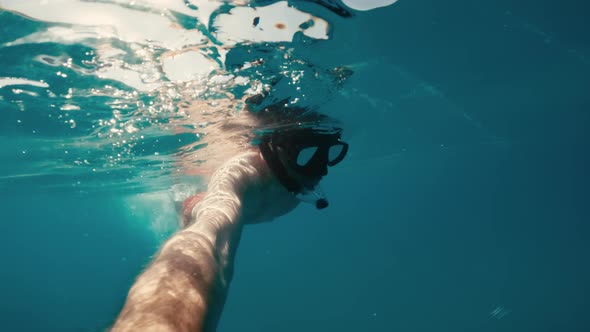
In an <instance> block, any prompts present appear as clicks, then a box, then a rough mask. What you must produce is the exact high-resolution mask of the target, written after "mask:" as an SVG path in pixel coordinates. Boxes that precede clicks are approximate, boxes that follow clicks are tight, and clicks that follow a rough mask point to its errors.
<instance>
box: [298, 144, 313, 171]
mask: <svg viewBox="0 0 590 332" xmlns="http://www.w3.org/2000/svg"><path fill="white" fill-rule="evenodd" d="M317 151H318V147H317V146H310V147H307V148H305V149H302V150H301V151H299V154H298V155H297V165H298V166H305V165H307V163H309V161H310V160H311V158H313V156H314V155H315V153H316V152H317Z"/></svg>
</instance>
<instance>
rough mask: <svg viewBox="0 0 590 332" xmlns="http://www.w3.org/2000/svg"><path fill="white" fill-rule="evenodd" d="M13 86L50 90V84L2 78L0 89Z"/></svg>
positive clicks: (0, 79)
mask: <svg viewBox="0 0 590 332" xmlns="http://www.w3.org/2000/svg"><path fill="white" fill-rule="evenodd" d="M11 85H31V86H36V87H39V88H48V87H49V84H47V83H45V82H41V81H33V80H29V79H26V78H17V77H0V88H3V87H5V86H11Z"/></svg>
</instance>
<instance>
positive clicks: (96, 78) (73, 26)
mask: <svg viewBox="0 0 590 332" xmlns="http://www.w3.org/2000/svg"><path fill="white" fill-rule="evenodd" d="M313 5H314V6H316V7H318V8H324V9H326V8H327V9H329V10H330V11H326V10H324V11H323V12H324V13H326V12H327V13H330V14H327V15H328V16H327V18H323V17H319V16H315V15H312V14H310V13H308V12H306V11H303V10H300V9H298V8H296V7H293V6H290V5H289V4H288V3H287V2H286V1H251V2H248V1H234V2H231V3H228V2H225V1H180V0H179V1H174V0H146V1H131V2H129V1H120V0H112V1H101V2H89V1H81V0H45V1H41V2H30V1H18V0H0V15H1V16H2V21H3V28H1V30H2V33H1V37H0V45H1V46H0V56H2V58H3V59H4V62H6V61H7V62H8V63H7V64H6V66H3V68H2V72H0V104H2V107H3V108H5V109H7V110H8V111H9V112H7V114H5V115H3V117H4V121H3V124H2V128H1V129H2V133H3V134H2V135H3V140H5V142H7V143H8V145H7V146H9V148H6V149H3V150H2V152H0V153H1V154H2V157H3V158H4V159H5V160H12V161H14V162H9V163H4V165H3V166H2V169H1V172H0V174H1V175H0V186H4V187H11V186H18V187H19V188H26V185H27V184H35V185H39V184H41V185H43V186H45V187H46V188H68V189H71V187H75V188H77V189H78V190H80V191H81V192H84V191H90V190H96V189H98V188H103V189H105V190H116V189H121V190H127V191H129V190H130V191H139V192H141V191H143V190H157V189H163V188H166V187H169V186H170V185H171V183H177V182H179V181H180V179H181V178H183V176H184V175H185V173H186V168H191V167H193V166H195V167H198V166H199V165H201V164H202V163H205V162H207V161H209V162H211V161H210V160H209V159H210V158H211V156H214V155H216V151H207V149H212V148H211V147H209V146H207V144H205V143H203V142H201V140H202V138H203V137H204V136H203V135H206V134H207V128H208V126H209V125H210V124H211V121H209V120H207V119H206V116H205V117H204V118H202V119H199V118H194V114H195V113H194V111H192V110H193V109H195V107H196V108H203V107H206V108H207V111H208V112H209V113H211V114H215V113H216V112H230V113H228V114H231V112H238V111H240V110H242V109H243V108H244V104H243V99H244V98H245V97H247V96H250V95H254V94H257V93H260V92H262V91H271V90H272V93H274V95H272V93H271V97H272V98H270V99H269V100H270V101H269V102H276V101H279V100H282V99H284V98H285V97H286V98H287V99H290V103H291V104H292V105H299V106H301V107H308V106H310V105H314V106H316V105H317V104H319V103H321V102H323V100H325V99H326V98H328V97H329V95H330V91H333V90H334V89H336V88H337V85H338V84H339V79H338V75H339V74H335V73H337V72H338V70H334V68H336V65H337V64H336V63H335V64H334V66H333V67H331V68H321V67H319V66H316V65H314V64H313V63H310V62H309V59H306V58H298V56H297V49H294V48H292V47H293V46H294V42H295V41H297V42H298V43H303V44H305V43H307V44H310V43H314V42H318V41H320V42H321V41H322V40H326V39H329V38H330V35H331V33H332V31H331V29H332V27H331V24H330V23H329V21H330V19H332V20H333V19H335V18H336V17H346V16H347V15H348V16H350V13H349V12H348V11H347V9H345V8H344V7H341V6H340V5H336V4H334V3H333V2H331V1H326V2H323V1H313ZM66 8H67V10H64V9H66ZM330 15H331V16H330ZM310 45H311V44H310ZM234 54H235V55H234ZM277 83H278V84H277ZM314 92H315V94H314ZM219 100H222V101H228V100H229V101H232V102H230V103H229V104H228V103H226V102H221V103H219V102H217V101H219ZM5 113H6V112H5ZM213 122H215V121H213ZM179 157H182V158H183V160H190V161H189V163H192V165H187V164H186V161H185V162H183V164H182V165H180V164H179V163H178V158H179ZM183 169H185V170H183Z"/></svg>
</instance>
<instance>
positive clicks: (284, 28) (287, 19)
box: [214, 1, 328, 45]
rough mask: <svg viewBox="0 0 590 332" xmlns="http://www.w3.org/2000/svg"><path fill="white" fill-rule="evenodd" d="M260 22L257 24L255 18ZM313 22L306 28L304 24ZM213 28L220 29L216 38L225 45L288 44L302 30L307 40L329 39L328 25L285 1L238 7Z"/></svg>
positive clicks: (218, 19) (222, 15)
mask: <svg viewBox="0 0 590 332" xmlns="http://www.w3.org/2000/svg"><path fill="white" fill-rule="evenodd" d="M255 18H258V20H259V22H258V24H257V25H254V24H253V22H254V19H255ZM310 20H312V21H313V25H311V26H310V27H309V28H307V29H303V28H301V27H300V26H301V24H303V23H307V22H309V21H310ZM214 26H215V27H216V28H217V29H218V30H219V31H218V32H217V39H218V40H219V41H221V42H223V43H224V44H229V45H232V44H236V43H241V42H288V41H292V40H293V36H294V35H295V33H297V32H299V31H301V32H303V34H305V35H306V36H308V37H312V38H316V39H328V22H326V21H325V20H323V19H321V18H318V17H315V16H312V15H310V14H308V13H305V12H302V11H300V10H298V9H295V8H293V7H289V5H288V3H287V2H286V1H281V2H277V3H274V4H272V5H269V6H265V7H256V8H252V7H236V8H233V9H232V10H231V11H230V13H229V14H221V15H219V16H218V17H216V18H215V22H214Z"/></svg>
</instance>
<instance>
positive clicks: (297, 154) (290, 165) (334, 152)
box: [259, 127, 348, 209]
mask: <svg viewBox="0 0 590 332" xmlns="http://www.w3.org/2000/svg"><path fill="white" fill-rule="evenodd" d="M341 133H342V130H341V129H340V128H329V129H317V128H300V127H298V128H289V129H277V130H275V131H274V132H273V133H272V135H267V136H264V137H263V139H262V143H260V145H259V147H260V151H261V153H262V156H263V157H264V159H265V160H266V162H267V164H268V166H269V167H270V169H271V170H272V171H273V173H274V174H275V176H276V177H277V179H278V180H279V181H280V182H281V183H282V184H283V186H285V188H287V190H288V191H290V192H292V193H293V194H295V195H297V197H298V198H300V199H301V200H302V201H306V202H310V203H313V204H314V205H315V206H316V207H317V208H318V209H323V208H326V207H327V206H328V201H327V199H326V198H325V196H324V194H323V192H322V190H321V188H320V187H319V182H320V180H321V179H322V177H324V176H325V175H327V174H328V167H331V166H334V165H336V164H338V163H339V162H341V161H342V160H343V159H344V157H345V156H346V153H347V151H348V144H346V143H345V142H342V141H341V140H340V138H341Z"/></svg>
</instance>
